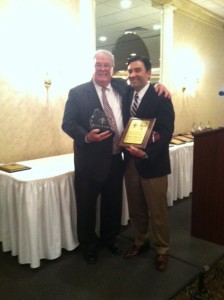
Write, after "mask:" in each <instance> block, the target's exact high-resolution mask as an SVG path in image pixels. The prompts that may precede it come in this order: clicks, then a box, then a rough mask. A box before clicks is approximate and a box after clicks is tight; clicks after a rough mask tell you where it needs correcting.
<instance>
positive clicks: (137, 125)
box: [119, 117, 156, 149]
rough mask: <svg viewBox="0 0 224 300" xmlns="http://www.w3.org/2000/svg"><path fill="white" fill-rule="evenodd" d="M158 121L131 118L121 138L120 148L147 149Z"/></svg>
mask: <svg viewBox="0 0 224 300" xmlns="http://www.w3.org/2000/svg"><path fill="white" fill-rule="evenodd" d="M155 121H156V119H155V118H153V119H139V118H132V117H131V118H130V119H129V121H128V124H127V125H126V127H125V129H124V132H123V134H122V136H121V139H120V142H119V146H120V147H129V146H134V147H136V148H141V149H145V148H146V146H147V144H148V141H149V138H150V135H151V133H152V130H153V127H154V124H155Z"/></svg>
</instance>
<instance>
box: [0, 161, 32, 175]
mask: <svg viewBox="0 0 224 300" xmlns="http://www.w3.org/2000/svg"><path fill="white" fill-rule="evenodd" d="M29 169H31V168H30V167H27V166H24V165H20V164H17V163H11V164H5V165H0V170H2V171H5V172H8V173H13V172H19V171H24V170H29Z"/></svg>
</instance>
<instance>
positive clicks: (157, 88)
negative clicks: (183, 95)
mask: <svg viewBox="0 0 224 300" xmlns="http://www.w3.org/2000/svg"><path fill="white" fill-rule="evenodd" d="M154 89H155V92H156V93H157V94H158V95H159V96H161V95H162V94H164V97H166V98H169V99H170V98H171V93H170V91H169V90H168V89H167V88H166V87H165V85H163V84H162V83H157V84H155V86H154Z"/></svg>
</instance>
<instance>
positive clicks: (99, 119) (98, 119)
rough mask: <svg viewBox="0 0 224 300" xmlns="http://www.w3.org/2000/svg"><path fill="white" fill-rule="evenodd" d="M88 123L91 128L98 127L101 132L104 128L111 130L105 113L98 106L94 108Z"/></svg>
mask: <svg viewBox="0 0 224 300" xmlns="http://www.w3.org/2000/svg"><path fill="white" fill-rule="evenodd" d="M89 125H90V129H91V130H92V129H100V131H101V132H103V131H106V130H109V131H112V130H111V127H110V124H109V122H108V119H107V116H106V114H105V113H104V111H101V110H100V109H98V108H96V109H94V111H93V115H92V116H91V117H90V119H89Z"/></svg>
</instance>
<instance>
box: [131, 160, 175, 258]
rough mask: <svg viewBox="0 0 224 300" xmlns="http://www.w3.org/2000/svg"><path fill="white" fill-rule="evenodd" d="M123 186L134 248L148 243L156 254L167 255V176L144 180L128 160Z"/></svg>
mask: <svg viewBox="0 0 224 300" xmlns="http://www.w3.org/2000/svg"><path fill="white" fill-rule="evenodd" d="M125 183H126V189H127V198H128V206H129V214H130V220H131V223H132V225H133V229H134V233H135V244H136V246H141V245H143V244H144V243H147V242H149V240H150V242H151V245H152V246H153V247H154V248H155V250H156V252H157V253H159V254H167V252H168V250H169V224H168V209H167V196H166V194H167V186H168V180H167V176H163V177H158V178H153V179H150V178H149V179H144V178H142V177H140V176H139V175H138V173H137V170H136V168H135V165H134V162H133V160H132V159H130V162H129V164H128V166H127V168H126V171H125ZM149 224H150V225H151V232H150V233H149Z"/></svg>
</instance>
